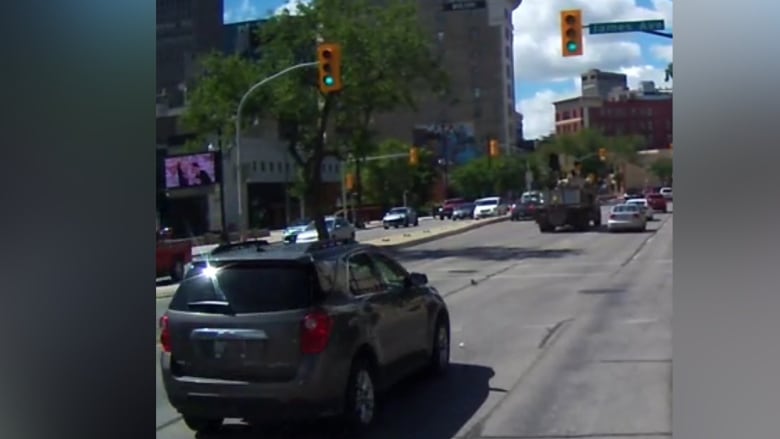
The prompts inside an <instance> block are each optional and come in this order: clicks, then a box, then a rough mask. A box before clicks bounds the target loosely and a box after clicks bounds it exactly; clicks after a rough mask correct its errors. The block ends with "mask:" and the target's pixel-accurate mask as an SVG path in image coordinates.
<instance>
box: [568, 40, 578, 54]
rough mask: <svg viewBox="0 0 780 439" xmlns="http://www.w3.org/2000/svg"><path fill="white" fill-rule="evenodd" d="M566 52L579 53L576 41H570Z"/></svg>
mask: <svg viewBox="0 0 780 439" xmlns="http://www.w3.org/2000/svg"><path fill="white" fill-rule="evenodd" d="M566 50H568V51H569V52H576V51H577V43H575V42H574V41H569V43H568V44H566Z"/></svg>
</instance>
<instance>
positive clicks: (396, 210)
mask: <svg viewBox="0 0 780 439" xmlns="http://www.w3.org/2000/svg"><path fill="white" fill-rule="evenodd" d="M390 213H406V208H405V207H394V208H392V209H390Z"/></svg>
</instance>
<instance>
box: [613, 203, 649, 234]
mask: <svg viewBox="0 0 780 439" xmlns="http://www.w3.org/2000/svg"><path fill="white" fill-rule="evenodd" d="M646 229H647V217H646V216H645V215H644V213H642V210H641V206H640V205H638V204H636V203H634V204H618V205H617V206H613V207H612V210H611V211H610V212H609V218H608V219H607V230H608V231H610V232H618V231H640V232H644V231H645V230H646Z"/></svg>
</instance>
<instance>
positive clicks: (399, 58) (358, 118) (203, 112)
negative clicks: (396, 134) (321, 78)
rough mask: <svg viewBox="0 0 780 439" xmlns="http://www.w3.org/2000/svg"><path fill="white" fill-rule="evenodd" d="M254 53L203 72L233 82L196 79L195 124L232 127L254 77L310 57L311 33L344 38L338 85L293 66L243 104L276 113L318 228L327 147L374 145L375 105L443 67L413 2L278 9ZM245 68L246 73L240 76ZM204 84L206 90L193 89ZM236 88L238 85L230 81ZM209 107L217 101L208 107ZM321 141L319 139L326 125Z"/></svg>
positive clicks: (423, 83)
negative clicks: (321, 82) (323, 87)
mask: <svg viewBox="0 0 780 439" xmlns="http://www.w3.org/2000/svg"><path fill="white" fill-rule="evenodd" d="M258 37H259V39H260V41H261V49H262V52H261V53H260V61H259V62H257V63H250V62H248V61H241V62H239V61H236V60H233V59H231V58H229V57H221V58H220V57H215V58H214V59H211V60H208V61H211V64H212V65H211V68H209V66H208V65H206V66H205V70H206V72H207V77H208V75H211V76H212V77H220V75H219V74H218V73H221V74H222V76H223V77H222V79H223V80H224V81H225V82H226V83H227V84H231V85H233V84H235V87H219V82H220V81H219V80H215V81H211V82H210V83H209V84H207V85H206V86H203V85H201V84H200V83H199V84H198V85H197V86H196V91H195V93H194V96H202V97H201V98H200V99H197V100H195V99H193V101H192V102H191V107H197V108H195V109H192V108H191V109H190V111H189V112H191V113H192V115H190V116H189V119H190V120H191V123H192V126H193V127H195V128H196V130H197V131H198V132H204V133H211V132H213V131H214V130H215V127H222V128H223V133H226V135H232V129H231V127H230V125H231V123H232V122H231V120H232V115H233V113H234V112H235V107H236V105H237V103H238V100H239V99H240V97H241V96H242V95H243V93H244V92H245V91H246V90H247V89H248V88H249V87H250V86H251V85H252V84H253V83H254V82H256V81H257V80H258V79H259V78H263V77H268V76H270V75H272V74H274V73H276V72H279V71H281V70H283V69H285V68H287V67H290V66H292V65H295V64H298V63H302V62H308V61H311V60H313V59H314V56H315V44H316V41H317V39H318V38H322V39H323V40H325V41H332V42H338V43H340V44H341V46H342V53H343V62H342V79H343V83H344V88H343V90H342V91H341V92H340V93H339V94H338V96H336V95H328V96H323V95H322V94H321V93H320V92H319V90H318V87H317V85H318V84H317V82H318V80H317V73H316V71H315V69H313V68H310V69H300V70H297V71H293V72H290V73H288V74H286V75H284V76H282V77H279V78H277V79H276V80H274V81H272V82H270V83H268V84H267V86H265V87H263V88H262V89H261V90H258V94H257V97H256V98H253V99H252V102H251V105H249V104H248V105H247V107H246V111H245V114H246V118H247V119H249V118H250V117H255V116H257V115H261V116H263V117H270V118H273V119H276V120H278V121H280V126H282V127H283V132H282V133H281V134H282V137H283V138H284V139H285V141H286V143H287V149H288V151H289V152H290V154H291V156H292V157H293V159H294V160H295V162H296V164H297V165H298V167H299V168H300V169H301V186H302V187H301V188H300V189H301V190H302V192H303V194H304V195H305V199H306V200H307V201H308V202H309V203H310V207H311V209H310V211H311V214H312V217H313V219H314V221H315V223H316V224H317V229H318V231H319V233H320V236H321V237H323V236H325V235H326V233H327V232H326V230H325V223H324V219H323V216H324V215H323V214H324V212H325V211H326V210H325V209H326V208H327V206H326V205H325V202H327V201H329V200H325V199H324V194H323V192H322V190H323V186H322V184H321V182H322V175H321V168H322V166H321V165H322V162H323V160H324V159H325V158H326V157H328V156H336V157H339V158H344V157H346V156H347V155H348V154H351V155H357V156H360V155H365V154H366V151H367V150H369V149H370V146H371V141H370V140H371V136H372V133H371V131H370V124H371V121H372V118H373V115H374V114H376V113H378V112H384V111H390V110H393V109H396V108H399V107H403V106H412V105H413V103H414V99H413V97H414V96H419V95H424V94H425V92H426V90H435V86H434V84H437V83H440V82H441V81H440V79H441V77H442V75H441V74H440V70H439V69H438V67H437V65H436V63H435V62H434V58H433V57H432V55H430V52H429V50H428V45H427V40H428V39H427V38H426V36H425V33H424V32H423V31H422V29H421V27H420V25H419V21H418V18H417V11H416V2H414V1H412V0H389V1H385V2H382V5H375V4H374V3H373V2H370V1H368V0H313V1H311V2H310V3H309V4H300V5H299V6H298V8H297V11H294V13H289V12H288V13H283V14H281V15H277V16H274V17H272V18H271V19H269V20H268V21H266V22H265V23H264V24H263V25H262V26H261V27H260V29H259V35H258ZM247 77H249V78H251V79H250V80H249V81H244V80H243V79H245V78H247ZM201 87H204V88H206V90H204V91H202V92H200V94H199V92H198V90H197V89H199V88H201ZM234 88H235V89H236V90H237V92H236V90H234ZM212 110H214V111H212ZM326 132H327V133H328V134H329V136H328V142H327V143H326V142H325V133H326Z"/></svg>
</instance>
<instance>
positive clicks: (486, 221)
mask: <svg viewBox="0 0 780 439" xmlns="http://www.w3.org/2000/svg"><path fill="white" fill-rule="evenodd" d="M504 221H509V216H501V217H498V218H488V219H484V220H479V221H478V222H475V223H473V224H469V225H468V226H464V227H461V228H458V229H453V230H448V231H446V232H441V233H432V234H431V235H429V236H424V237H421V238H419V239H411V240H409V241H406V242H401V243H398V244H388V245H382V243H381V242H380V243H375V244H374V243H372V242H371V241H369V242H368V243H367V244H373V245H376V246H377V247H382V248H387V249H391V250H400V249H404V248H407V247H414V246H415V245H421V244H426V243H428V242H431V241H436V240H438V239H444V238H449V237H451V236H455V235H459V234H461V233H465V232H469V231H471V230H474V229H479V228H480V227H485V226H489V225H491V224H497V223H501V222H504ZM380 239H381V238H380Z"/></svg>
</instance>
